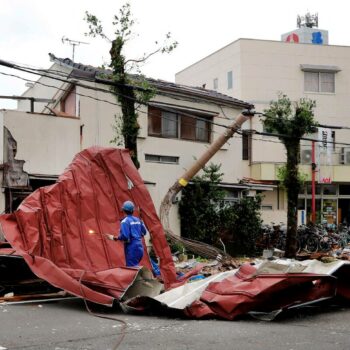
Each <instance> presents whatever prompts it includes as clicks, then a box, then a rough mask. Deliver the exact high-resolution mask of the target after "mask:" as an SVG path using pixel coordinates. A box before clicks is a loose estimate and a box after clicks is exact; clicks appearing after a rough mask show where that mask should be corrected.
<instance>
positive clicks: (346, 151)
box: [341, 147, 350, 164]
mask: <svg viewBox="0 0 350 350" xmlns="http://www.w3.org/2000/svg"><path fill="white" fill-rule="evenodd" d="M341 163H342V164H350V147H344V148H343V149H342V153H341Z"/></svg>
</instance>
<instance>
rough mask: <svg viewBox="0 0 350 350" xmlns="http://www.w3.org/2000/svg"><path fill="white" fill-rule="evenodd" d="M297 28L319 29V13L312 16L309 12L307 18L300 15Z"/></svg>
mask: <svg viewBox="0 0 350 350" xmlns="http://www.w3.org/2000/svg"><path fill="white" fill-rule="evenodd" d="M297 26H298V28H301V27H307V28H313V27H316V28H318V13H315V14H314V15H311V14H310V12H308V13H307V14H306V15H305V16H299V15H298V17H297Z"/></svg>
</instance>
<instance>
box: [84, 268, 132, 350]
mask: <svg viewBox="0 0 350 350" xmlns="http://www.w3.org/2000/svg"><path fill="white" fill-rule="evenodd" d="M84 275H85V271H83V272H82V274H81V276H80V278H79V287H80V292H81V295H82V296H83V300H84V304H85V308H86V310H87V311H88V313H89V314H90V315H92V316H95V317H99V318H104V319H107V320H112V321H117V322H119V323H121V324H122V329H121V332H120V337H119V339H118V341H117V342H116V344H115V345H114V347H113V350H116V349H117V348H118V347H119V345H120V344H121V342H122V341H123V339H124V337H125V335H126V329H127V327H128V325H127V323H126V322H125V321H124V320H122V319H121V318H118V317H111V316H106V315H102V314H98V313H96V312H93V311H91V309H90V308H89V305H88V303H87V300H86V296H85V293H84V290H83V288H82V279H83V277H84Z"/></svg>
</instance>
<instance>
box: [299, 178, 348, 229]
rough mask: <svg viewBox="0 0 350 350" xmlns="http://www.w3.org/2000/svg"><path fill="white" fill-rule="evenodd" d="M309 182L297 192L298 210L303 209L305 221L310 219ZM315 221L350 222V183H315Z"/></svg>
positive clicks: (330, 223)
mask: <svg viewBox="0 0 350 350" xmlns="http://www.w3.org/2000/svg"><path fill="white" fill-rule="evenodd" d="M311 193H312V188H311V184H310V183H307V184H306V186H304V187H303V188H302V190H301V191H300V193H299V201H298V210H300V211H304V213H305V218H306V223H308V222H310V221H311V214H312V211H311V205H312V204H311V203H312V195H311ZM315 193H316V196H315V199H316V223H327V224H329V225H333V224H334V225H339V224H341V223H342V224H346V225H349V224H350V183H349V184H344V183H334V184H317V185H316V188H315Z"/></svg>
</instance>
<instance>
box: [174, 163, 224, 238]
mask: <svg viewBox="0 0 350 350" xmlns="http://www.w3.org/2000/svg"><path fill="white" fill-rule="evenodd" d="M220 167H221V166H220V165H215V164H212V163H211V164H210V165H208V166H207V167H204V168H203V172H204V173H203V175H201V176H196V177H194V178H193V180H192V182H193V184H191V185H188V186H186V187H185V188H184V189H183V190H182V197H181V201H180V203H179V214H180V217H181V235H182V236H184V237H187V238H191V239H196V240H200V241H203V242H206V243H209V244H213V243H215V242H216V241H217V236H218V232H219V230H220V226H221V225H220V207H221V206H222V204H221V202H222V200H223V199H224V197H225V191H224V190H222V189H221V188H220V187H219V186H218V185H219V183H220V182H221V179H222V176H223V174H222V173H220V172H219V171H220Z"/></svg>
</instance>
